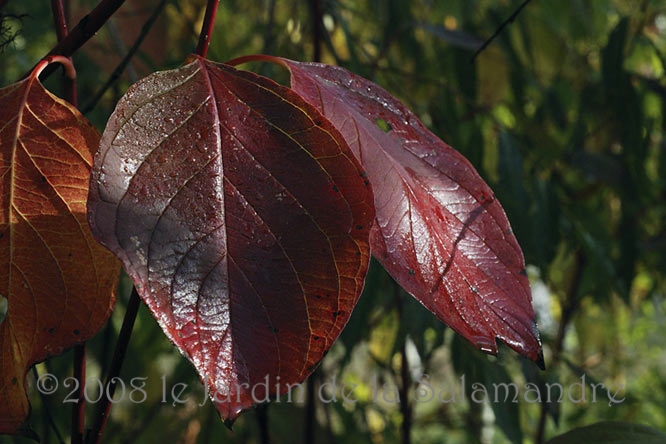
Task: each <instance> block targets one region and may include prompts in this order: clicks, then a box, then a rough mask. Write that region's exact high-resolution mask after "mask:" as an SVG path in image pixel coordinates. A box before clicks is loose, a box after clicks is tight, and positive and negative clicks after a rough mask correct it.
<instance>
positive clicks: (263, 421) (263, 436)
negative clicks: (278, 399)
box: [256, 403, 271, 444]
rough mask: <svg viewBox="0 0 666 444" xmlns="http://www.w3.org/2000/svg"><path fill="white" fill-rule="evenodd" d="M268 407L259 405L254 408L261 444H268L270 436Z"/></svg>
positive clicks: (265, 404)
mask: <svg viewBox="0 0 666 444" xmlns="http://www.w3.org/2000/svg"><path fill="white" fill-rule="evenodd" d="M268 406H269V404H267V403H263V404H259V405H258V406H257V408H256V412H257V423H258V424H259V442H260V443H261V444H270V443H271V435H270V433H269V432H268Z"/></svg>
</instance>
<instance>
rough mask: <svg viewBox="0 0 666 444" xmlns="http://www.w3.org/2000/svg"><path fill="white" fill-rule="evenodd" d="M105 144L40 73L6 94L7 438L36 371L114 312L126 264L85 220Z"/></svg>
mask: <svg viewBox="0 0 666 444" xmlns="http://www.w3.org/2000/svg"><path fill="white" fill-rule="evenodd" d="M99 138H100V136H99V133H98V132H97V130H95V128H94V127H92V126H91V125H90V123H88V121H87V120H85V118H83V116H81V114H80V113H79V112H78V111H77V110H76V109H75V108H73V107H72V106H71V105H69V104H68V103H66V102H64V101H62V100H60V99H58V98H57V97H55V96H53V95H52V94H50V93H49V92H48V91H47V90H46V89H44V87H43V86H42V85H41V84H40V83H39V81H38V80H37V73H33V75H31V76H30V77H29V78H27V79H25V80H23V81H21V82H19V83H16V84H14V85H11V86H9V87H6V88H3V89H0V295H2V296H3V297H5V298H7V300H8V310H7V315H6V317H5V319H4V320H3V321H2V323H0V399H2V402H0V433H8V434H16V433H19V432H20V429H21V426H22V424H23V423H24V422H25V420H26V418H27V415H28V413H29V408H30V407H29V403H28V397H27V394H26V387H27V384H26V373H27V371H28V369H29V368H30V366H31V365H33V364H34V363H36V362H39V361H41V360H43V359H45V358H46V357H48V356H52V355H56V354H59V353H61V352H62V351H64V350H65V349H66V348H68V347H71V346H72V345H74V344H76V343H80V342H82V341H85V340H87V339H88V338H90V337H91V336H92V335H93V334H95V333H96V332H97V331H98V330H99V328H100V327H101V326H102V325H103V324H104V322H105V321H106V320H107V318H108V316H109V314H110V312H111V308H112V306H113V303H114V299H115V285H116V282H117V279H118V273H119V263H118V262H117V261H116V260H115V258H114V257H113V256H112V255H111V254H110V253H109V252H107V251H106V250H105V249H104V248H103V247H102V246H101V245H99V244H98V243H97V242H96V241H95V240H94V239H93V237H92V234H91V233H90V230H89V228H88V225H87V223H86V215H85V213H86V198H87V194H88V178H89V174H90V173H89V172H90V166H91V164H92V151H93V150H94V149H95V148H96V147H97V144H98V142H99Z"/></svg>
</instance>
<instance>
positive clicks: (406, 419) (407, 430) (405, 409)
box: [396, 284, 412, 444]
mask: <svg viewBox="0 0 666 444" xmlns="http://www.w3.org/2000/svg"><path fill="white" fill-rule="evenodd" d="M396 285H397V284H396ZM410 382H411V376H410V374H409V362H407V341H406V340H405V341H404V342H403V344H402V360H401V362H400V383H401V384H400V413H401V414H402V427H401V429H402V444H411V442H412V404H411V403H410V402H409V401H410V397H409V387H410V385H411V383H410Z"/></svg>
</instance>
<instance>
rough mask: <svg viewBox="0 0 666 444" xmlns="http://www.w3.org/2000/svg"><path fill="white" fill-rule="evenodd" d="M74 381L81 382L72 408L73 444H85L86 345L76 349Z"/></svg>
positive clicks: (79, 345)
mask: <svg viewBox="0 0 666 444" xmlns="http://www.w3.org/2000/svg"><path fill="white" fill-rule="evenodd" d="M74 379H75V380H76V381H79V384H78V387H79V388H78V393H77V394H76V399H77V401H76V403H75V404H74V405H73V406H72V432H71V433H72V437H71V440H72V444H83V431H84V429H85V411H86V403H85V399H86V397H85V394H86V389H85V387H86V384H85V380H86V344H85V342H84V343H83V344H78V345H76V346H75V347H74Z"/></svg>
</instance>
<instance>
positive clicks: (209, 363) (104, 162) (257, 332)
mask: <svg viewBox="0 0 666 444" xmlns="http://www.w3.org/2000/svg"><path fill="white" fill-rule="evenodd" d="M193 60H194V61H193V62H192V63H190V64H188V65H186V66H183V67H182V68H179V69H176V70H173V71H167V72H161V73H156V74H154V75H151V76H149V77H148V78H146V79H144V80H142V81H140V82H138V83H137V84H135V85H134V86H132V87H131V88H130V89H129V90H128V91H127V94H126V95H125V96H124V98H123V99H121V101H120V102H119V103H118V106H117V108H116V110H115V112H114V113H113V115H112V116H111V118H110V120H109V122H108V124H107V128H106V130H105V132H104V134H103V136H102V141H101V144H100V151H99V152H98V154H97V156H96V158H95V165H94V168H93V174H92V177H91V187H90V196H89V221H90V224H91V227H92V228H93V233H94V234H95V237H96V238H97V239H98V240H99V241H100V242H102V243H103V244H104V245H106V246H107V247H108V248H109V249H111V251H113V252H114V253H116V255H118V257H120V258H121V260H122V262H123V264H124V266H125V269H126V270H127V272H128V273H129V274H130V276H131V277H132V280H133V281H134V283H135V285H136V287H137V290H138V292H139V294H140V295H141V297H142V299H143V300H144V301H145V302H146V304H147V305H148V307H149V308H150V310H151V311H152V313H153V316H154V317H155V318H156V319H157V320H158V322H159V324H160V325H161V327H162V329H163V330H164V332H165V333H166V335H167V336H168V337H169V338H170V340H171V341H172V342H173V343H174V344H176V346H177V347H178V348H179V349H180V351H181V352H182V353H183V354H184V355H185V356H186V357H187V358H188V359H190V360H191V361H192V363H193V364H194V366H195V367H196V369H197V371H198V372H199V374H200V376H201V378H202V380H203V382H204V384H205V386H206V388H207V389H208V390H209V393H210V394H211V397H212V398H213V400H215V401H216V406H217V409H218V411H219V412H220V415H221V416H222V418H223V419H225V420H226V421H227V422H232V421H233V420H234V419H235V418H236V417H237V416H238V415H239V414H240V412H241V411H242V410H245V409H247V408H248V407H250V406H252V405H254V404H257V403H258V402H261V401H263V400H265V399H267V398H268V397H269V396H272V395H277V394H278V391H280V392H281V393H285V391H286V390H285V388H284V387H285V385H286V384H294V383H297V382H301V381H302V380H304V379H305V378H306V377H307V376H308V375H309V374H310V373H311V372H312V370H313V369H314V368H315V366H316V365H317V363H318V362H319V361H320V360H321V359H322V357H323V356H324V354H325V353H326V351H327V350H328V349H329V348H330V346H331V345H332V343H333V342H334V341H335V339H336V338H337V337H338V335H339V333H340V331H341V330H342V328H343V327H344V325H345V324H346V322H347V320H348V319H349V316H350V314H351V311H352V309H353V307H354V305H355V304H356V301H357V299H358V297H359V294H360V292H361V290H362V287H363V281H364V277H365V275H366V272H367V267H368V262H369V256H370V251H369V246H368V236H369V230H370V226H371V224H372V222H373V219H374V211H373V209H372V193H371V190H370V186H369V184H368V182H367V179H365V173H364V172H363V170H362V168H361V167H360V165H359V163H358V162H357V161H356V160H355V158H354V155H353V154H352V153H351V151H350V150H349V147H348V146H347V145H346V143H345V141H344V139H343V138H342V136H341V135H340V133H339V132H338V131H337V130H336V129H335V128H334V127H333V126H332V125H331V124H330V122H328V120H326V119H325V118H323V116H321V114H320V113H319V112H318V111H317V110H316V109H315V108H314V107H312V106H311V105H309V104H308V103H306V102H305V101H304V100H303V99H301V98H300V97H299V96H298V95H297V94H295V93H294V92H293V91H291V90H290V89H289V88H285V87H282V86H280V85H278V84H276V83H274V82H272V81H271V80H268V79H265V78H262V77H259V76H257V75H255V74H252V73H247V72H242V71H236V70H235V69H234V68H231V67H229V66H226V65H221V64H215V63H212V62H209V61H206V60H205V59H203V58H200V57H194V59H193ZM278 378H279V379H278ZM278 384H279V386H278ZM215 398H217V399H215Z"/></svg>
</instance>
